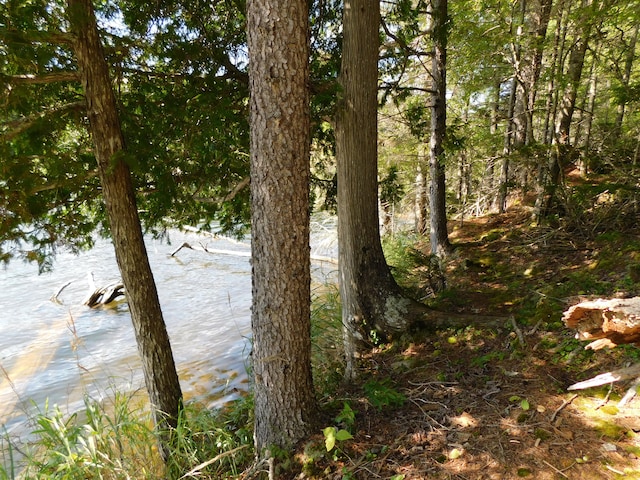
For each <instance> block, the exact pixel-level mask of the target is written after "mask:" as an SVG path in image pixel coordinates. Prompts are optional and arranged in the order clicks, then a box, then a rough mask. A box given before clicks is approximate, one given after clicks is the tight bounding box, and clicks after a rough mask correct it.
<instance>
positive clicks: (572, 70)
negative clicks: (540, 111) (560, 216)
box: [535, 0, 591, 219]
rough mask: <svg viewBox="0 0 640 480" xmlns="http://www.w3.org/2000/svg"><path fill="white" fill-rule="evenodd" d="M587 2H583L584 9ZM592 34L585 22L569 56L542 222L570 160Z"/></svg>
mask: <svg viewBox="0 0 640 480" xmlns="http://www.w3.org/2000/svg"><path fill="white" fill-rule="evenodd" d="M589 1H590V0H583V8H584V7H585V6H586V4H588V3H589ZM590 32H591V20H590V19H587V20H586V21H585V22H583V24H581V25H580V27H579V31H578V36H577V38H576V40H575V42H574V44H573V47H572V48H571V51H570V53H569V66H568V69H567V74H566V77H567V87H566V89H565V91H564V96H563V98H562V104H561V107H560V116H559V117H558V121H557V125H556V132H555V135H554V137H553V141H552V144H553V148H552V149H551V152H550V154H549V161H548V167H547V174H546V177H545V179H544V181H543V185H542V188H541V189H540V195H541V198H540V197H539V198H538V199H537V201H536V212H535V214H536V216H537V218H538V219H540V218H544V217H545V216H546V215H547V214H548V213H549V212H550V210H551V207H552V205H553V202H554V198H555V192H556V190H557V188H558V186H559V185H560V181H561V174H562V169H563V168H564V167H565V166H566V165H567V164H568V162H569V156H570V147H571V141H570V136H569V135H570V128H571V121H572V119H573V112H574V110H575V107H576V98H577V95H578V87H579V85H580V79H581V77H582V71H583V67H584V59H585V55H586V53H587V45H588V41H589V35H590Z"/></svg>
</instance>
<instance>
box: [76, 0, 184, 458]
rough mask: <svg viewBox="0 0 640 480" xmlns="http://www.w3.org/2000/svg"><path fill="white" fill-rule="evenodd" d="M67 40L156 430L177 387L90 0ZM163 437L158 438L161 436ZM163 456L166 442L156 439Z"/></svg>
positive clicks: (80, 7)
mask: <svg viewBox="0 0 640 480" xmlns="http://www.w3.org/2000/svg"><path fill="white" fill-rule="evenodd" d="M68 16H69V21H70V24H71V26H72V30H73V31H74V33H75V35H76V40H75V42H74V44H73V48H74V52H75V55H76V58H77V61H78V68H79V71H80V77H81V82H82V87H83V89H84V93H85V98H86V104H87V116H88V118H89V125H90V130H91V135H92V138H93V144H94V151H95V156H96V161H97V163H98V171H99V175H100V181H101V183H102V189H103V195H104V201H105V205H106V209H107V215H108V219H109V226H110V229H111V235H112V237H113V244H114V249H115V254H116V261H117V263H118V267H119V269H120V273H121V275H122V281H123V283H124V286H125V288H126V291H127V300H128V304H129V310H130V312H131V319H132V322H133V326H134V330H135V336H136V342H137V344H138V351H139V353H140V357H141V359H142V368H143V373H144V379H145V384H146V387H147V390H148V392H149V397H150V400H151V406H152V409H153V411H154V417H155V420H156V423H157V425H158V426H159V427H160V431H161V432H166V431H167V429H168V428H172V427H175V426H176V423H177V418H178V413H179V410H180V408H181V403H182V392H181V389H180V383H179V380H178V374H177V372H176V368H175V363H174V360H173V355H172V352H171V345H170V342H169V336H168V334H167V330H166V326H165V323H164V319H163V316H162V311H161V309H160V302H159V299H158V293H157V289H156V285H155V281H154V279H153V274H152V272H151V267H150V265H149V259H148V257H147V251H146V247H145V244H144V238H143V235H142V229H141V227H140V219H139V217H138V209H137V206H136V200H135V194H134V190H133V185H132V181H131V173H130V171H129V167H128V166H127V163H126V162H125V158H126V153H125V147H124V137H123V135H122V130H121V127H120V119H119V116H118V111H117V107H116V100H115V96H114V93H113V90H112V87H111V80H110V78H109V70H108V66H107V63H106V61H105V57H104V52H103V48H102V44H101V42H100V37H99V34H98V29H97V24H96V17H95V13H94V10H93V6H92V2H91V1H90V0H68ZM161 438H164V437H161ZM161 453H162V454H163V456H164V457H165V458H166V457H167V455H168V447H167V445H166V444H165V443H164V442H161Z"/></svg>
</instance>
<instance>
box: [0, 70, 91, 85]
mask: <svg viewBox="0 0 640 480" xmlns="http://www.w3.org/2000/svg"><path fill="white" fill-rule="evenodd" d="M0 78H2V80H4V81H5V82H6V83H11V84H14V85H15V84H27V85H36V84H45V83H56V82H77V81H79V80H80V77H79V76H78V72H52V73H45V74H44V75H34V74H29V73H27V74H24V75H1V76H0Z"/></svg>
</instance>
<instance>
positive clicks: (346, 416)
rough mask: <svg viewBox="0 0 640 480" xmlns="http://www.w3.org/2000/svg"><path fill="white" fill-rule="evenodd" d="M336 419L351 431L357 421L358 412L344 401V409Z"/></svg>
mask: <svg viewBox="0 0 640 480" xmlns="http://www.w3.org/2000/svg"><path fill="white" fill-rule="evenodd" d="M335 420H336V423H337V424H341V425H344V427H345V428H346V429H347V431H351V429H352V428H353V426H354V424H355V422H356V413H355V412H354V411H353V409H352V408H351V406H350V405H349V404H348V403H347V402H344V404H343V406H342V410H341V411H340V413H339V414H338V416H337V417H336V419H335Z"/></svg>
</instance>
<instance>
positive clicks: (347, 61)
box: [336, 0, 410, 378]
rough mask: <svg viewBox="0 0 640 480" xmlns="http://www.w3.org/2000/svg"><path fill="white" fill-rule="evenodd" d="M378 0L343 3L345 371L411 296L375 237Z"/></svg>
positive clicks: (391, 327) (396, 322)
mask: <svg viewBox="0 0 640 480" xmlns="http://www.w3.org/2000/svg"><path fill="white" fill-rule="evenodd" d="M379 14H380V12H379V3H378V2H377V1H376V0H347V1H346V2H345V5H344V14H343V29H344V40H343V49H342V68H341V72H340V83H341V85H342V91H341V93H342V98H341V102H340V106H339V108H338V113H337V116H336V158H337V165H338V243H339V247H340V252H339V256H340V295H341V298H342V318H343V324H344V344H345V355H346V362H347V366H346V372H345V377H346V378H350V377H353V376H354V375H355V365H354V359H355V358H356V357H357V356H358V354H359V352H361V351H362V350H364V349H366V348H368V347H369V346H370V343H369V342H370V341H371V333H372V332H373V331H374V330H376V331H378V332H380V334H382V335H384V334H385V333H389V332H391V331H395V332H397V331H404V330H405V329H406V328H407V326H408V322H409V319H408V317H407V315H406V308H407V304H408V303H410V300H408V299H405V298H404V297H403V296H402V293H401V291H400V288H399V287H398V285H397V284H396V282H395V280H394V278H393V276H392V275H391V272H390V270H389V267H388V265H387V263H386V261H385V258H384V254H383V251H382V245H381V243H380V227H379V217H378V183H377V173H378V168H377V156H378V146H377V111H378V100H377V87H378V44H379V37H378V26H379V25H380V18H379Z"/></svg>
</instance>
